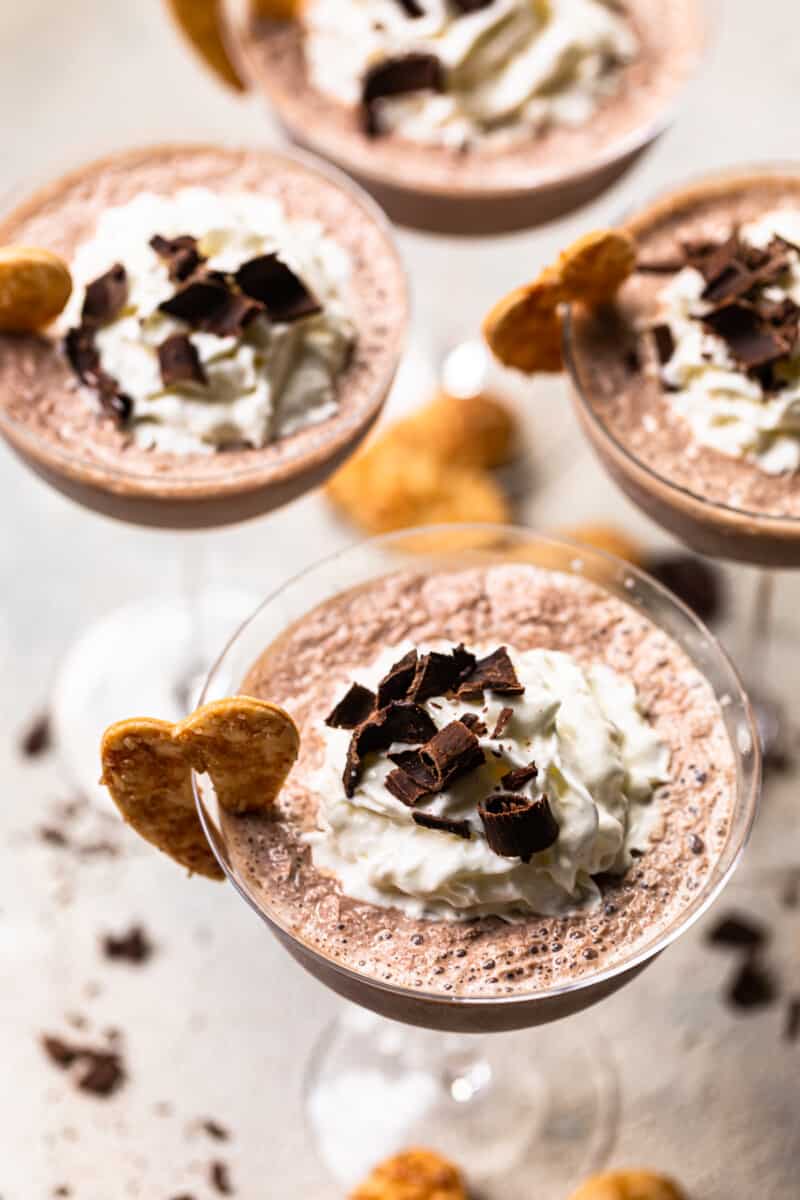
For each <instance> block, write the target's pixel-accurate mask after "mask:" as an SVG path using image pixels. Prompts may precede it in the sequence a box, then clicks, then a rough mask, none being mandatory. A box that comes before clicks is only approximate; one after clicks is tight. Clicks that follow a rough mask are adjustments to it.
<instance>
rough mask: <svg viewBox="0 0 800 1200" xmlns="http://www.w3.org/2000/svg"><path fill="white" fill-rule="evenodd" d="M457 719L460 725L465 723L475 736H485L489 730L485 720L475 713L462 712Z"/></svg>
mask: <svg viewBox="0 0 800 1200" xmlns="http://www.w3.org/2000/svg"><path fill="white" fill-rule="evenodd" d="M504 711H505V710H504ZM509 711H510V710H509ZM458 719H459V721H460V722H461V724H462V725H466V727H467V729H471V730H472V732H473V733H474V734H475V737H479V738H482V737H486V734H487V733H488V732H489V730H488V727H487V726H486V724H485V722H483V721H482V720H481V719H480V717H479V716H478V714H477V713H470V712H468V713H462V714H461V716H460V717H459V718H458Z"/></svg>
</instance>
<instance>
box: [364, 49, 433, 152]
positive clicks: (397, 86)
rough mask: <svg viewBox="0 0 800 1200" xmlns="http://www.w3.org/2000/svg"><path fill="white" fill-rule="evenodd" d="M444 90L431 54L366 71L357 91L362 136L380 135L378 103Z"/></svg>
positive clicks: (395, 60) (414, 55) (409, 56)
mask: <svg viewBox="0 0 800 1200" xmlns="http://www.w3.org/2000/svg"><path fill="white" fill-rule="evenodd" d="M444 89H445V71H444V67H443V66H442V64H441V62H440V61H439V59H438V58H437V57H436V56H435V55H434V54H423V53H412V54H406V55H403V56H402V57H397V58H385V59H384V60H383V61H382V62H379V63H376V64H375V66H373V67H370V69H369V70H368V71H367V73H366V75H365V76H364V81H363V84H362V91H361V102H362V121H363V127H364V132H365V133H366V134H367V135H368V136H369V137H377V136H379V134H380V133H381V132H382V129H381V122H380V110H379V105H380V101H381V100H382V99H385V98H386V97H388V96H404V95H408V94H409V93H410V92H427V91H432V92H443V91H444Z"/></svg>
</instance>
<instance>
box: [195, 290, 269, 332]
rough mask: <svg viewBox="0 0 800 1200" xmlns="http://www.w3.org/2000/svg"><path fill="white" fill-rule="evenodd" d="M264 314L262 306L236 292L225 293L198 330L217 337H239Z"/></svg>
mask: <svg viewBox="0 0 800 1200" xmlns="http://www.w3.org/2000/svg"><path fill="white" fill-rule="evenodd" d="M263 313H264V306H263V304H259V303H258V301H256V300H251V299H250V297H249V296H242V295H241V294H240V293H238V292H226V293H225V296H224V299H223V298H221V299H220V303H219V306H218V307H217V308H215V309H214V311H213V313H212V314H211V315H210V316H209V317H207V318H206V319H205V320H204V321H203V322H202V324H201V325H200V328H201V329H202V330H203V332H204V333H213V334H215V335H216V336H217V337H241V336H242V334H243V333H244V331H245V329H247V327H248V325H250V324H251V322H252V321H254V320H255V319H256V317H259V316H261V315H262V314H263Z"/></svg>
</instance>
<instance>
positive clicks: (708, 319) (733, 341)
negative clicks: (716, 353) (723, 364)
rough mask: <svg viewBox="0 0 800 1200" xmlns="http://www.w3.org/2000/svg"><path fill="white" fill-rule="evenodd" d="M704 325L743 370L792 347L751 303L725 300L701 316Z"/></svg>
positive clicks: (760, 365) (770, 360)
mask: <svg viewBox="0 0 800 1200" xmlns="http://www.w3.org/2000/svg"><path fill="white" fill-rule="evenodd" d="M702 322H703V324H704V325H706V326H708V328H709V329H710V330H711V331H712V333H715V334H716V335H717V337H720V338H722V340H723V341H724V342H725V344H726V346H727V347H728V349H729V350H730V352H731V354H732V355H733V357H734V358H735V359H736V361H737V362H738V363H739V364H740V365H741V366H742V367H743V368H744V369H745V370H746V371H749V370H752V369H753V368H755V367H764V366H767V365H768V364H770V363H774V362H775V361H776V360H777V359H779V358H783V357H784V356H785V355H787V354H788V353H789V352H790V351H791V349H792V343H791V342H790V341H789V340H788V338H787V337H786V336H785V335H783V334H781V333H780V332H778V331H777V330H774V329H772V328H771V327H770V326H769V325H766V324H765V323H764V321H762V319H761V317H760V316H759V313H758V311H757V309H756V308H755V307H753V305H750V304H745V303H740V302H739V303H733V304H726V305H725V306H724V307H723V308H717V309H714V310H712V311H711V312H709V313H706V314H705V316H704V317H702Z"/></svg>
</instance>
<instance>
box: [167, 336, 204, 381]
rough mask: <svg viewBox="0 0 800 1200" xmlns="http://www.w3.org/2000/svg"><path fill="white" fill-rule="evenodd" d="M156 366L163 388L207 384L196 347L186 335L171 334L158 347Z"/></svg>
mask: <svg viewBox="0 0 800 1200" xmlns="http://www.w3.org/2000/svg"><path fill="white" fill-rule="evenodd" d="M158 365H159V367H160V369H161V381H162V383H163V384H164V387H167V388H169V387H175V386H176V385H178V384H181V383H198V384H202V385H203V386H205V385H207V384H208V376H207V375H206V373H205V371H204V370H203V364H202V363H201V362H200V355H199V354H198V353H197V347H196V346H195V345H194V343H193V342H192V340H191V338H190V337H189V336H188V334H185V333H173V334H172V335H171V336H170V337H168V338H165V339H164V341H163V342H162V343H161V345H160V346H159V347H158Z"/></svg>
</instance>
